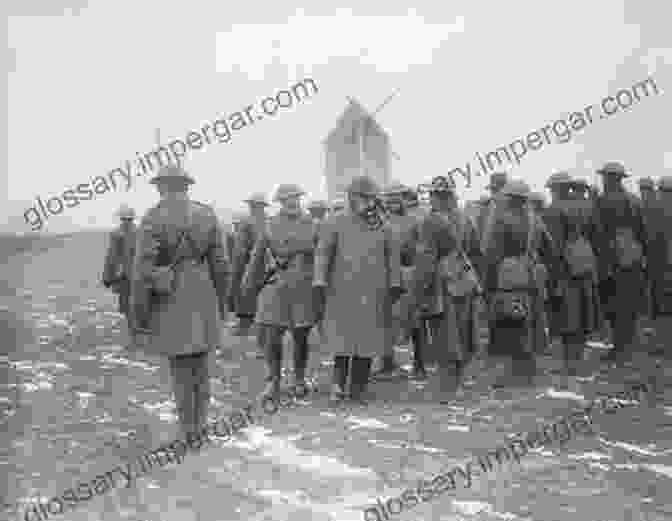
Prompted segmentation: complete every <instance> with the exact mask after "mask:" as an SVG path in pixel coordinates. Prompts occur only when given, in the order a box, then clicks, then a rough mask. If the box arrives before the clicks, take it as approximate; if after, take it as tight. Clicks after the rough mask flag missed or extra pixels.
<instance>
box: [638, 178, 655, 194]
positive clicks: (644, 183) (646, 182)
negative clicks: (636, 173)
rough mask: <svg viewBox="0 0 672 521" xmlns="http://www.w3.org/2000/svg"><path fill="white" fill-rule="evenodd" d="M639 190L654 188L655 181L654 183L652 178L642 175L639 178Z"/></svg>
mask: <svg viewBox="0 0 672 521" xmlns="http://www.w3.org/2000/svg"><path fill="white" fill-rule="evenodd" d="M638 184H639V190H640V191H642V190H644V191H646V190H655V189H656V183H654V181H653V179H651V178H650V177H642V178H641V179H640V180H639V183H638Z"/></svg>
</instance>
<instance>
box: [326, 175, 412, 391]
mask: <svg viewBox="0 0 672 521" xmlns="http://www.w3.org/2000/svg"><path fill="white" fill-rule="evenodd" d="M379 192H380V189H379V188H378V186H377V185H376V183H375V181H373V179H371V178H370V177H367V176H360V177H356V178H354V179H353V180H352V182H351V184H350V186H349V187H348V192H347V194H348V208H347V209H346V210H345V211H344V212H342V213H337V214H335V215H332V216H331V217H330V218H329V219H327V220H326V221H325V223H324V226H323V228H322V233H321V235H320V240H319V243H318V246H317V251H316V258H315V278H314V281H313V286H314V287H315V302H316V305H317V309H318V313H319V315H322V314H323V315H324V327H325V331H326V333H327V334H326V336H327V340H328V345H329V350H330V351H331V352H332V353H334V356H335V360H334V382H333V384H334V385H333V388H332V394H331V398H332V400H340V399H342V398H344V397H345V396H346V394H349V396H350V398H352V399H354V400H359V399H361V398H362V396H363V393H364V391H365V390H366V387H367V384H368V379H369V374H370V370H371V362H372V358H373V357H376V356H383V355H384V354H385V349H386V346H387V345H389V342H390V334H391V328H390V325H391V318H392V305H393V304H394V303H395V302H396V301H397V300H398V299H399V297H400V295H401V292H402V289H401V273H400V267H399V250H398V247H397V242H396V241H395V240H394V238H393V236H392V232H391V230H390V229H389V227H388V226H387V225H386V224H385V221H384V218H383V217H382V216H381V215H380V209H379V205H378V204H377V197H378V196H379ZM346 382H347V383H346Z"/></svg>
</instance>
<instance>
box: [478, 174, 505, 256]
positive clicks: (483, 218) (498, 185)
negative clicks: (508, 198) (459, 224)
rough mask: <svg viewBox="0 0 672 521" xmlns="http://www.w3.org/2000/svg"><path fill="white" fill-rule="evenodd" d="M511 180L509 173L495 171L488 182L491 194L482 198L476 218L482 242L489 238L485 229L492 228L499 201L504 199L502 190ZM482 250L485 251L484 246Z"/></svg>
mask: <svg viewBox="0 0 672 521" xmlns="http://www.w3.org/2000/svg"><path fill="white" fill-rule="evenodd" d="M508 181H509V174H507V173H506V172H495V173H494V174H492V175H491V176H490V184H488V187H487V188H488V190H490V196H489V197H485V198H481V199H480V202H481V210H480V212H479V213H478V218H477V219H476V228H477V229H478V233H479V236H480V238H481V242H487V241H488V238H487V237H485V230H486V229H490V228H491V226H490V223H489V221H491V220H492V219H493V218H494V216H495V213H496V210H497V201H498V200H500V199H502V198H501V197H500V192H501V191H502V189H503V188H504V186H506V184H507V183H508ZM482 250H483V251H485V250H484V249H483V247H482Z"/></svg>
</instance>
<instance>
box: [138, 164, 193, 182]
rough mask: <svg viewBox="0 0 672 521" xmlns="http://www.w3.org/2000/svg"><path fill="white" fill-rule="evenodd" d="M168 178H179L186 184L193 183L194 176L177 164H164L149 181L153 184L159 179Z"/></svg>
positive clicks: (159, 180)
mask: <svg viewBox="0 0 672 521" xmlns="http://www.w3.org/2000/svg"><path fill="white" fill-rule="evenodd" d="M170 179H181V180H182V181H184V182H185V183H186V184H188V185H191V184H194V183H195V181H194V178H193V177H191V176H190V175H189V174H188V173H187V172H186V171H185V170H184V169H183V168H182V167H181V166H179V165H166V166H164V167H161V169H160V170H159V172H158V173H157V174H156V175H155V176H154V177H152V178H151V179H150V180H149V182H150V183H151V184H153V185H155V184H157V183H160V182H161V181H168V180H170Z"/></svg>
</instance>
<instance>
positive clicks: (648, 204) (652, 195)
mask: <svg viewBox="0 0 672 521" xmlns="http://www.w3.org/2000/svg"><path fill="white" fill-rule="evenodd" d="M638 184H639V194H640V198H641V200H642V213H643V216H644V228H645V229H646V240H647V241H648V242H652V241H653V240H654V239H655V237H654V235H653V226H652V223H651V220H652V216H651V214H652V212H653V211H654V208H655V207H656V202H657V199H658V196H657V194H656V183H655V182H654V181H653V179H651V178H650V177H642V178H641V179H640V180H639V183H638ZM652 291H653V290H652V288H651V287H650V285H649V284H648V283H647V287H646V302H645V313H644V315H645V316H644V317H642V318H643V320H642V324H641V325H642V326H643V327H644V328H645V329H650V327H649V326H651V318H652V311H653V310H652V307H653V302H652V298H653V294H652Z"/></svg>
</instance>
